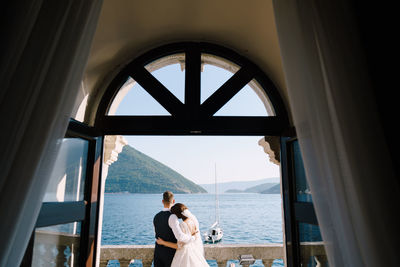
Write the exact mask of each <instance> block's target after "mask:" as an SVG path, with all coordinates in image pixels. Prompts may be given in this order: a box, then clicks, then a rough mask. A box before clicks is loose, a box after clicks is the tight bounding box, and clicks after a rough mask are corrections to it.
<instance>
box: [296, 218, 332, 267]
mask: <svg viewBox="0 0 400 267" xmlns="http://www.w3.org/2000/svg"><path fill="white" fill-rule="evenodd" d="M298 229H299V238H300V258H301V262H302V264H303V265H302V266H303V267H305V266H307V267H315V266H317V265H318V262H320V263H321V264H322V265H318V266H328V263H327V257H326V253H325V249H324V243H323V242H322V237H321V233H320V230H319V227H318V226H317V225H312V224H307V223H298Z"/></svg>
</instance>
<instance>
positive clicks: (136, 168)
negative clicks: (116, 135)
mask: <svg viewBox="0 0 400 267" xmlns="http://www.w3.org/2000/svg"><path fill="white" fill-rule="evenodd" d="M166 190H170V191H172V192H173V193H207V191H206V190H205V189H204V188H202V187H201V186H199V185H197V184H195V183H194V182H192V181H190V180H188V179H187V178H185V177H184V176H182V175H181V174H179V173H178V172H176V171H174V170H173V169H171V168H169V167H168V166H166V165H164V164H162V163H161V162H159V161H157V160H155V159H153V158H151V157H149V156H147V155H146V154H144V153H142V152H140V151H138V150H136V149H134V148H133V147H131V146H129V145H126V146H124V148H123V150H122V152H121V153H120V154H119V155H118V160H117V161H116V162H115V163H113V164H112V165H111V166H110V168H109V170H108V175H107V179H106V186H105V192H106V193H118V192H129V193H162V192H164V191H166Z"/></svg>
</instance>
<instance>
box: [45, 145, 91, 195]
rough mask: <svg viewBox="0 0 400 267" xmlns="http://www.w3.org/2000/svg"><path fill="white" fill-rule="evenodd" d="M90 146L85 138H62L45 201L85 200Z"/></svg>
mask: <svg viewBox="0 0 400 267" xmlns="http://www.w3.org/2000/svg"><path fill="white" fill-rule="evenodd" d="M88 148H89V142H88V141H87V140H84V139H80V138H64V139H63V140H62V144H61V148H60V152H59V153H58V155H57V158H56V162H55V165H54V169H53V171H52V173H51V180H50V182H49V185H48V186H47V189H46V194H45V197H44V199H43V202H64V201H80V200H83V197H84V189H85V188H84V185H85V177H86V165H87V154H88Z"/></svg>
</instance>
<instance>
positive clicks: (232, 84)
mask: <svg viewBox="0 0 400 267" xmlns="http://www.w3.org/2000/svg"><path fill="white" fill-rule="evenodd" d="M253 75H254V74H253V72H252V71H251V69H250V68H249V67H246V66H244V67H242V68H241V69H240V70H238V72H236V73H235V74H234V75H233V76H232V77H231V78H230V79H229V80H228V81H226V82H225V83H224V84H223V85H221V87H220V88H219V89H218V90H217V91H215V92H214V94H212V95H211V96H210V97H209V98H207V100H206V101H204V103H203V104H202V105H201V107H200V110H201V116H203V117H209V116H212V115H214V114H215V113H216V112H217V111H218V110H220V109H221V108H222V107H223V106H224V105H225V104H226V103H227V102H228V101H229V100H230V99H231V98H232V97H233V96H234V95H236V94H237V93H238V92H239V91H240V90H241V89H242V88H243V87H244V86H246V84H248V83H249V82H250V81H251V80H252V79H253V78H254V76H253Z"/></svg>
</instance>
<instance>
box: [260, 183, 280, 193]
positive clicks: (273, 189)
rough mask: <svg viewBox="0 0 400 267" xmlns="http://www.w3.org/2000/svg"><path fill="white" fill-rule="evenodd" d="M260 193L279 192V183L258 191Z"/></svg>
mask: <svg viewBox="0 0 400 267" xmlns="http://www.w3.org/2000/svg"><path fill="white" fill-rule="evenodd" d="M260 193H261V194H280V193H281V185H280V184H277V185H274V186H273V187H271V188H268V189H267V190H264V191H262V192H260Z"/></svg>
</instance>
